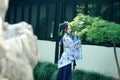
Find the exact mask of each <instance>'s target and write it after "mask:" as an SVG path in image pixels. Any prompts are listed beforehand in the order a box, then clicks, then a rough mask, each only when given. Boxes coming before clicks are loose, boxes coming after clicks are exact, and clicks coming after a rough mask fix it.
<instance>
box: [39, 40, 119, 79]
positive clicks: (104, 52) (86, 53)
mask: <svg viewBox="0 0 120 80" xmlns="http://www.w3.org/2000/svg"><path fill="white" fill-rule="evenodd" d="M38 48H39V61H48V62H52V63H54V57H55V55H54V54H55V42H51V41H42V40H39V41H38ZM82 52H83V59H82V60H79V61H77V66H76V69H83V70H87V71H95V72H99V73H102V74H105V75H108V76H112V77H115V78H118V73H117V66H116V62H115V58H114V52H113V48H112V47H102V46H92V45H82ZM119 53H120V48H117V56H118V59H119V64H120V54H119Z"/></svg>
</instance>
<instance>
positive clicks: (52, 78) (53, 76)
mask: <svg viewBox="0 0 120 80" xmlns="http://www.w3.org/2000/svg"><path fill="white" fill-rule="evenodd" d="M57 72H58V70H56V71H55V72H54V73H53V74H52V76H51V78H50V80H55V79H56V75H57Z"/></svg>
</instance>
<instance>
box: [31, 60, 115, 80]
mask: <svg viewBox="0 0 120 80" xmlns="http://www.w3.org/2000/svg"><path fill="white" fill-rule="evenodd" d="M57 71H58V70H57V66H56V65H55V64H52V63H49V62H39V63H38V64H37V65H36V67H35V68H34V71H33V74H34V78H35V80H55V78H56V75H57ZM72 80H115V79H113V78H112V77H108V76H105V75H102V74H100V73H97V72H88V71H85V70H79V69H77V70H73V71H72Z"/></svg>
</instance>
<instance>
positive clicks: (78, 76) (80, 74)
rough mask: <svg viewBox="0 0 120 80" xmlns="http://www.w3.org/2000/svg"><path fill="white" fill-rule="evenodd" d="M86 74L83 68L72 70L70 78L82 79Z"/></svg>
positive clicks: (74, 79)
mask: <svg viewBox="0 0 120 80" xmlns="http://www.w3.org/2000/svg"><path fill="white" fill-rule="evenodd" d="M85 74H86V72H85V71H83V70H73V71H72V80H83V76H84V75H85Z"/></svg>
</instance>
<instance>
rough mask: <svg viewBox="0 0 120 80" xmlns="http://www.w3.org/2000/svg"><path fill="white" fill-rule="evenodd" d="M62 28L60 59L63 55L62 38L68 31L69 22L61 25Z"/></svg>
mask: <svg viewBox="0 0 120 80" xmlns="http://www.w3.org/2000/svg"><path fill="white" fill-rule="evenodd" d="M59 27H60V35H59V42H60V57H61V55H62V53H63V41H62V38H63V36H64V34H65V32H66V30H67V27H68V22H64V23H60V25H59Z"/></svg>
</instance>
